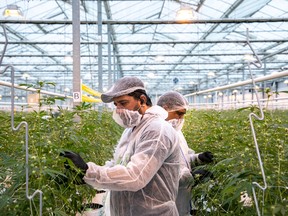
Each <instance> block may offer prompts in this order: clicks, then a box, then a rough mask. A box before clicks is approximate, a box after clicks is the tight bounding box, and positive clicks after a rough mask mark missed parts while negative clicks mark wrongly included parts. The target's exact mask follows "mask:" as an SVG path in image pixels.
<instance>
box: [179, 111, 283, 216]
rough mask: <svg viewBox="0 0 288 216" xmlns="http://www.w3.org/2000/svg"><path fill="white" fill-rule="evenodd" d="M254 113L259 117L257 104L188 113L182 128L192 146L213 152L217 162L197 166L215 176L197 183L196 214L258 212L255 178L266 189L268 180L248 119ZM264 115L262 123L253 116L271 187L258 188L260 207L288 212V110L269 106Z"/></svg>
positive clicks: (266, 212) (263, 212)
mask: <svg viewBox="0 0 288 216" xmlns="http://www.w3.org/2000/svg"><path fill="white" fill-rule="evenodd" d="M251 112H253V113H255V114H257V115H258V116H260V111H259V109H258V108H257V107H255V106H254V107H253V106H251V107H249V108H246V109H245V108H243V109H239V110H229V111H215V110H208V111H203V110H201V111H197V110H192V111H190V112H189V113H188V114H187V116H186V121H185V126H184V128H183V132H184V135H185V137H186V139H187V142H188V144H189V146H190V148H192V149H193V150H195V151H196V152H202V151H211V152H213V154H214V163H213V164H209V165H203V166H200V167H195V169H197V168H200V169H207V170H209V171H211V172H212V173H213V174H214V176H213V177H214V178H213V179H207V181H206V182H203V183H201V184H198V185H196V186H194V187H192V194H193V203H194V205H195V206H196V207H195V208H196V209H197V211H196V215H224V214H225V215H257V209H256V206H255V202H254V199H253V194H252V182H257V183H258V184H259V185H261V186H263V187H264V182H263V177H262V173H261V169H260V165H259V161H258V157H257V153H256V148H255V144H254V140H253V137H252V132H251V127H250V122H249V118H248V116H249V114H250V113H251ZM264 116H265V118H264V120H262V121H260V120H256V119H254V120H253V123H254V129H255V132H256V137H257V143H258V145H259V149H260V153H261V158H262V162H263V166H264V173H265V176H266V181H267V186H268V187H267V189H266V190H264V191H263V190H261V189H260V188H259V187H255V191H256V197H257V200H258V205H259V210H260V212H261V215H267V216H268V215H269V216H271V215H287V214H288V185H287V182H288V169H287V167H288V159H287V158H288V111H287V110H273V111H272V110H270V111H268V110H264ZM244 196H246V197H244ZM244 198H245V199H244ZM247 201H248V202H247Z"/></svg>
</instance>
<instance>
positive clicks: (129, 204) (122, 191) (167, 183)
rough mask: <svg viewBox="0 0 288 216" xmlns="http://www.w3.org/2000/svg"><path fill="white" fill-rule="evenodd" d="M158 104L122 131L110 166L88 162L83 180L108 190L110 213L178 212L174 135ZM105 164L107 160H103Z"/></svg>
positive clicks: (135, 215) (121, 215) (177, 151)
mask: <svg viewBox="0 0 288 216" xmlns="http://www.w3.org/2000/svg"><path fill="white" fill-rule="evenodd" d="M167 116H168V113H167V112H166V111H165V110H164V109H163V108H161V107H159V106H153V107H151V108H149V109H147V110H146V112H145V114H144V116H143V118H142V120H141V122H140V123H139V125H138V126H136V127H135V128H127V129H125V131H124V132H123V134H122V136H121V138H120V141H119V143H118V145H117V147H116V150H115V153H114V160H113V161H111V162H112V163H111V162H110V163H109V164H112V165H111V166H110V167H107V165H106V166H98V165H96V164H95V163H92V162H88V163H87V165H88V167H89V168H88V170H87V171H86V175H85V177H84V180H85V182H86V183H87V184H89V185H91V186H93V187H95V188H99V189H107V190H110V214H111V216H129V215H133V216H148V215H151V216H152V215H157V216H161V215H163V216H164V215H165V216H175V215H178V211H177V207H176V203H175V200H176V196H177V191H178V182H179V181H178V180H179V158H180V149H179V145H178V139H179V138H178V135H177V134H176V131H175V130H174V128H172V126H171V125H170V124H169V123H168V122H166V121H165V119H166V118H167ZM106 164H108V163H106Z"/></svg>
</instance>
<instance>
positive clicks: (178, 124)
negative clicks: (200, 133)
mask: <svg viewBox="0 0 288 216" xmlns="http://www.w3.org/2000/svg"><path fill="white" fill-rule="evenodd" d="M168 122H169V123H170V124H171V125H172V127H173V128H174V129H175V130H176V131H180V130H182V127H183V125H184V119H183V118H181V119H171V120H169V121H168Z"/></svg>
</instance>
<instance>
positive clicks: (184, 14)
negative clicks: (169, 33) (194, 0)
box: [176, 5, 195, 21]
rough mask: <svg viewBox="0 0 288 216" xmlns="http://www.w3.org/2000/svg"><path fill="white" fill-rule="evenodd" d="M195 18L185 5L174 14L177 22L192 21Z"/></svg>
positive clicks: (190, 9)
mask: <svg viewBox="0 0 288 216" xmlns="http://www.w3.org/2000/svg"><path fill="white" fill-rule="evenodd" d="M194 18H195V15H194V11H193V9H192V8H191V7H189V6H187V5H181V6H180V9H179V10H178V11H177V13H176V20H177V21H187V20H193V19H194Z"/></svg>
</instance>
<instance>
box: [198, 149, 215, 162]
mask: <svg viewBox="0 0 288 216" xmlns="http://www.w3.org/2000/svg"><path fill="white" fill-rule="evenodd" d="M198 159H199V160H200V161H201V162H203V163H211V162H212V161H213V154H212V153H211V152H210V151H206V152H203V153H200V154H199V155H198Z"/></svg>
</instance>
